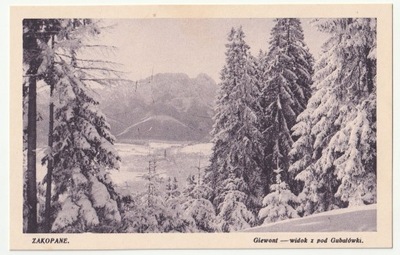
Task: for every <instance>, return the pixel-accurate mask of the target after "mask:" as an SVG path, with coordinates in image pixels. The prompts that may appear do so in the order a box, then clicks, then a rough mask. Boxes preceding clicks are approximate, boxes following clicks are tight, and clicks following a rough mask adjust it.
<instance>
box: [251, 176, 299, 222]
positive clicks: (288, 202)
mask: <svg viewBox="0 0 400 255" xmlns="http://www.w3.org/2000/svg"><path fill="white" fill-rule="evenodd" d="M282 171H283V170H282V169H275V170H274V172H275V174H276V182H275V184H273V185H271V193H269V194H268V195H266V196H265V198H264V200H263V206H264V208H262V209H261V210H260V212H259V213H258V218H259V219H260V221H263V223H264V224H267V223H271V222H276V221H281V220H286V219H291V218H297V217H299V215H298V214H297V211H296V210H295V209H294V208H293V206H294V205H295V204H296V203H297V197H296V196H295V195H294V194H293V193H292V192H291V191H290V189H289V187H288V185H287V184H286V182H284V181H282V180H281V172H282Z"/></svg>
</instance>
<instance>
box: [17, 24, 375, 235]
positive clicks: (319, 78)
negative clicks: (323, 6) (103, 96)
mask: <svg viewBox="0 0 400 255" xmlns="http://www.w3.org/2000/svg"><path fill="white" fill-rule="evenodd" d="M312 24H313V26H314V27H315V28H316V29H318V30H319V31H321V32H323V33H326V34H328V35H329V39H328V40H327V41H326V42H324V44H323V46H322V54H320V56H318V58H315V56H313V55H312V54H311V53H310V50H309V48H308V46H307V45H306V43H305V40H304V32H303V28H302V24H301V21H300V19H297V18H278V19H275V20H274V26H273V28H272V30H271V31H265V36H267V35H268V33H269V35H270V40H269V42H268V50H266V51H260V52H259V53H258V55H257V56H254V55H252V54H251V53H250V46H249V45H248V44H247V43H246V36H245V31H244V30H243V28H242V27H241V26H239V27H232V29H231V30H230V31H226V33H227V41H226V44H225V64H224V66H223V67H222V68H221V70H220V83H219V84H218V92H217V98H216V103H215V107H214V117H213V126H212V131H211V133H210V135H211V143H212V149H211V156H210V158H209V159H207V163H206V166H205V167H202V166H201V165H200V161H199V165H198V166H197V168H196V174H189V175H188V176H187V179H186V183H185V185H181V184H180V183H179V182H178V181H177V176H167V177H166V176H164V175H163V174H162V170H163V169H161V168H160V165H159V164H158V163H159V162H158V159H157V157H156V156H154V155H151V154H150V153H149V155H148V156H147V157H143V160H144V161H145V162H146V166H147V167H146V169H145V174H143V175H142V176H141V178H142V179H143V182H144V183H145V187H144V188H143V189H142V190H141V191H140V192H138V193H136V194H134V195H127V194H123V193H120V192H119V191H118V189H117V187H116V185H115V183H114V182H113V179H112V178H111V175H112V174H113V172H115V171H118V169H119V168H120V164H121V157H120V156H119V153H118V150H117V149H116V147H115V143H116V142H117V141H116V138H115V136H114V135H113V133H112V127H111V126H110V124H109V123H108V121H107V117H106V116H105V115H104V114H103V113H102V112H101V110H100V107H99V104H100V102H99V100H98V99H97V95H96V93H95V92H94V91H93V88H94V87H96V86H97V87H98V86H104V87H107V86H114V87H117V88H118V86H122V85H128V86H135V82H134V81H132V80H130V79H128V78H126V77H125V76H124V72H123V71H121V70H122V69H121V64H120V63H118V62H114V61H111V60H109V59H107V52H112V51H113V50H115V49H114V47H113V46H109V45H102V44H97V42H96V38H97V37H98V36H99V35H100V34H101V33H102V32H103V31H104V30H105V29H112V28H107V27H103V26H102V23H101V22H100V21H98V20H92V19H25V20H24V21H23V24H22V25H23V75H24V82H23V84H22V85H23V123H24V127H23V128H24V130H23V150H24V161H23V171H24V182H23V185H24V187H23V188H24V193H23V194H24V199H23V203H24V204H23V215H22V216H23V223H24V224H23V232H24V233H60V232H61V233H82V232H96V233H172V232H180V233H192V232H235V231H242V230H246V231H249V229H250V231H251V228H253V227H257V226H262V225H268V224H270V223H274V222H278V221H282V220H287V219H292V218H300V217H307V216H310V215H314V214H318V213H322V212H326V211H331V210H335V209H340V208H350V207H356V206H362V205H369V204H376V203H377V171H376V154H377V153H376V150H377V149H376V75H377V72H376V68H377V64H376V32H377V31H376V19H374V18H341V19H314V20H313V21H312ZM221 50H223V49H221ZM136 86H137V83H136ZM43 87H46V88H47V89H48V93H49V95H48V98H49V99H48V102H46V103H47V111H48V123H46V125H47V127H48V134H46V140H47V145H46V147H45V150H44V156H43V157H42V158H40V162H39V163H40V164H42V165H43V166H45V167H46V175H45V176H44V178H43V179H38V178H37V160H38V154H37V149H38V143H37V137H38V130H37V125H38V124H37V123H38V122H39V121H42V120H43V118H42V116H41V114H40V113H39V112H38V109H37V100H38V91H39V90H41V89H42V88H43ZM129 110H132V111H133V110H134V109H129ZM46 121H47V119H46ZM165 153H166V151H165ZM185 177H186V176H185Z"/></svg>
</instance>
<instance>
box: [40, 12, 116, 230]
mask: <svg viewBox="0 0 400 255" xmlns="http://www.w3.org/2000/svg"><path fill="white" fill-rule="evenodd" d="M60 26H61V28H62V29H61V30H60V32H59V34H57V37H56V40H55V42H54V43H53V45H52V47H48V48H46V49H45V51H46V57H47V58H46V59H47V63H48V67H51V72H49V73H51V74H52V76H53V77H52V79H53V81H54V83H53V85H54V93H53V95H52V96H53V97H52V98H51V100H52V102H53V103H54V109H55V112H54V130H53V133H52V135H53V137H52V138H53V146H52V148H48V150H47V153H46V157H45V158H44V159H43V161H44V162H45V161H48V160H49V159H51V160H52V161H53V167H54V169H53V173H52V175H53V179H54V192H53V196H52V197H53V206H52V208H53V212H52V215H53V217H54V222H53V223H52V228H51V230H52V231H55V232H82V231H111V230H110V229H109V230H106V229H105V228H102V226H104V227H105V226H111V225H112V224H116V223H118V222H120V221H121V216H120V213H119V210H118V206H117V202H116V199H117V194H116V193H115V191H114V189H113V184H112V182H111V179H110V177H109V171H110V170H113V169H116V168H118V162H119V160H120V158H119V157H118V155H117V153H116V151H115V150H114V148H113V143H114V140H115V138H114V137H113V136H112V134H111V133H110V126H109V125H108V124H107V122H106V119H105V116H104V115H103V114H102V113H101V112H99V111H98V109H97V105H98V102H97V100H96V99H95V95H94V93H93V92H92V91H91V89H90V86H91V84H90V83H91V82H93V81H94V79H92V77H93V76H94V75H96V77H97V78H96V80H99V81H100V80H103V81H104V83H106V81H105V80H106V79H105V78H103V79H102V76H100V75H99V73H98V72H95V73H90V72H88V71H87V70H95V71H96V70H102V71H104V72H109V73H112V72H113V71H112V69H109V68H107V67H104V66H99V65H102V64H103V63H106V62H105V61H104V62H101V61H96V60H86V59H79V58H78V57H77V56H78V54H79V53H81V51H82V48H84V47H85V46H86V44H85V43H88V41H87V40H86V39H87V38H88V37H90V36H94V35H96V34H97V33H98V32H99V30H98V28H97V26H96V25H95V24H94V23H92V22H91V21H90V20H76V19H74V20H69V19H67V20H60ZM93 63H97V65H93ZM103 77H104V76H103ZM107 77H109V76H107ZM98 83H101V82H98ZM47 177H48V176H47Z"/></svg>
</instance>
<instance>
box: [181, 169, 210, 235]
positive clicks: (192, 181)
mask: <svg viewBox="0 0 400 255" xmlns="http://www.w3.org/2000/svg"><path fill="white" fill-rule="evenodd" d="M198 170H199V173H198V174H197V175H190V176H189V177H188V178H187V185H186V188H185V190H184V191H183V201H184V203H183V206H182V209H183V213H184V217H185V218H186V219H191V222H193V227H192V228H191V229H192V232H214V231H215V230H216V226H215V209H214V206H213V204H212V203H211V202H210V200H208V199H207V197H208V194H209V193H210V187H208V186H207V185H206V184H205V183H204V181H203V178H202V175H201V173H200V169H198Z"/></svg>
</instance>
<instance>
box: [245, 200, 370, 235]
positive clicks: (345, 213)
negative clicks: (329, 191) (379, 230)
mask: <svg viewBox="0 0 400 255" xmlns="http://www.w3.org/2000/svg"><path fill="white" fill-rule="evenodd" d="M243 231H244V232H368V231H376V204H373V205H366V206H359V207H352V208H346V209H337V210H332V211H329V212H323V213H319V214H314V215H311V216H307V217H304V218H297V219H289V220H284V221H280V222H276V223H271V224H267V225H263V226H260V227H254V228H249V229H246V230H243Z"/></svg>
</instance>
